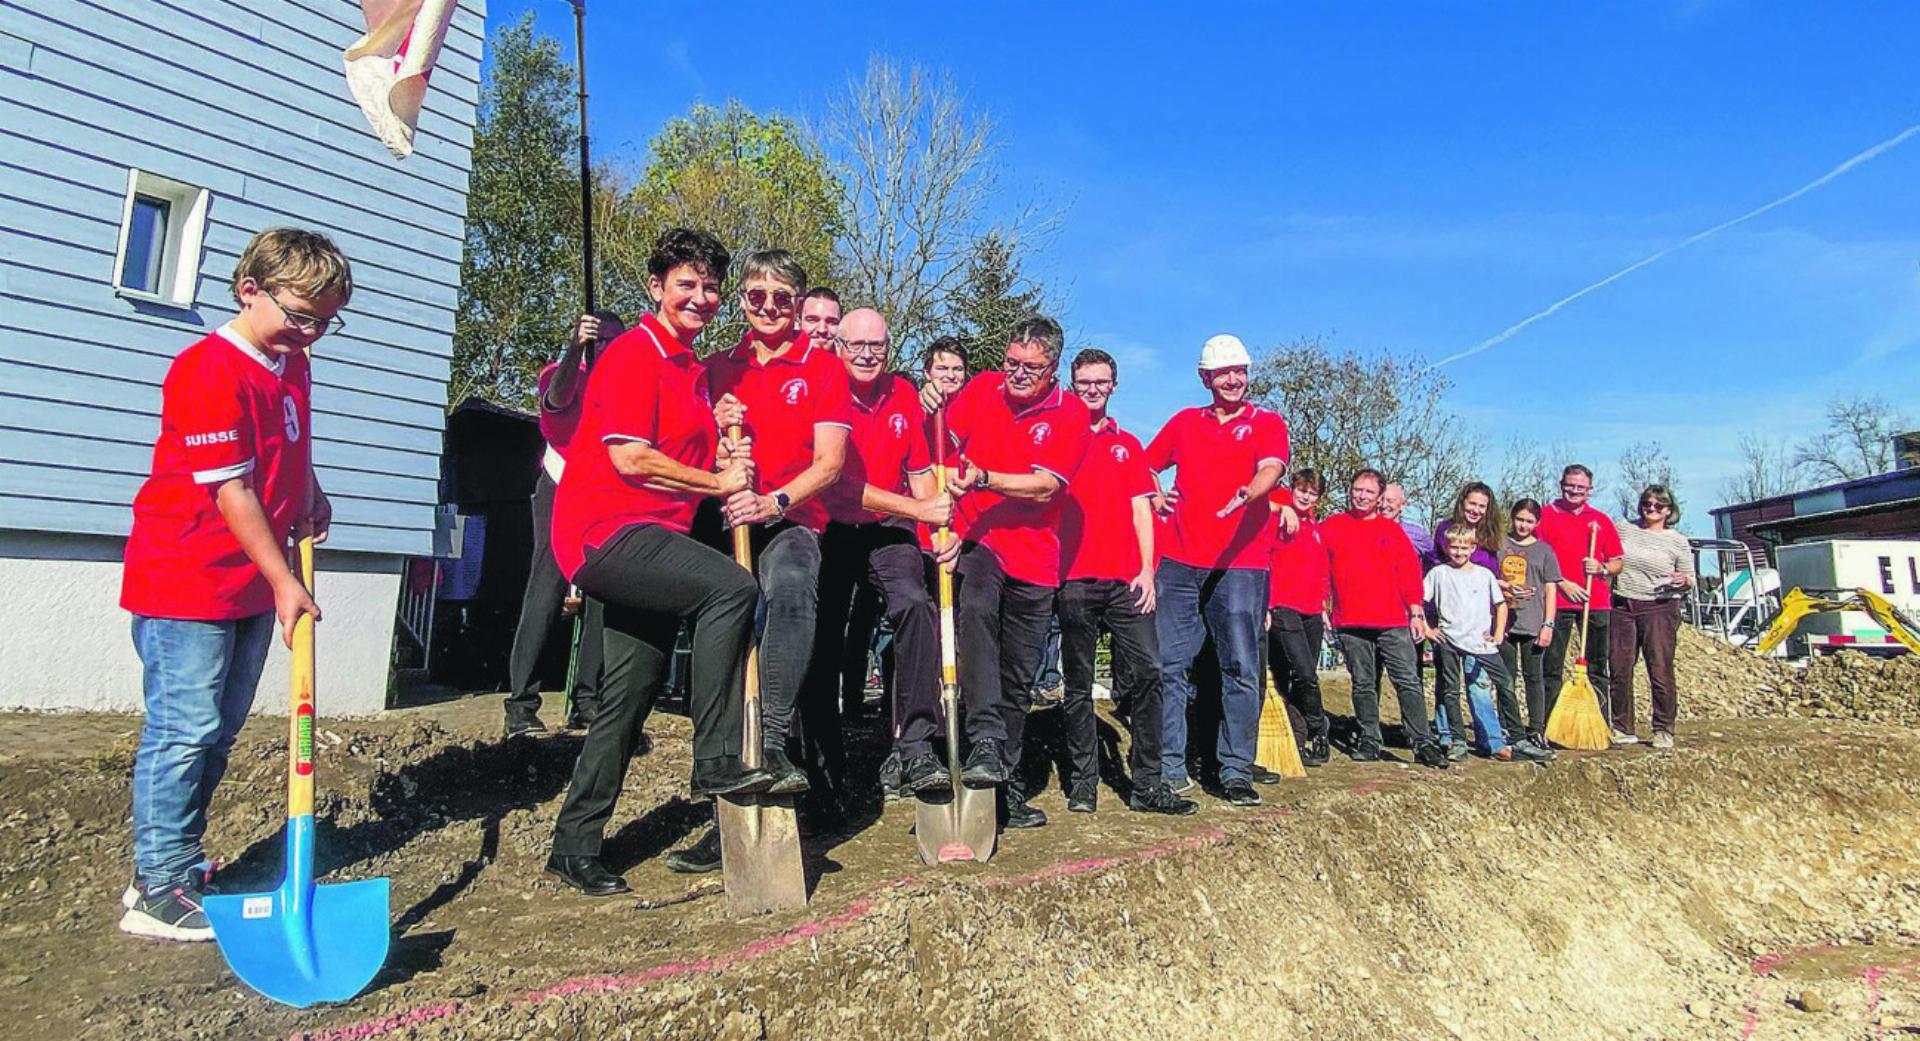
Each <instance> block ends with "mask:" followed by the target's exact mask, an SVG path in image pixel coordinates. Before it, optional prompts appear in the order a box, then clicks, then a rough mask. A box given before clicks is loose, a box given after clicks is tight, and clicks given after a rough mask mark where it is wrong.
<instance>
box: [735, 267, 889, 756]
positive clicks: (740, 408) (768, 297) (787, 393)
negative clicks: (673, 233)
mask: <svg viewBox="0 0 1920 1041" xmlns="http://www.w3.org/2000/svg"><path fill="white" fill-rule="evenodd" d="M741 269H742V270H741V282H740V302H741V307H742V309H743V310H744V311H745V312H746V317H747V331H746V334H745V335H744V336H742V337H741V340H740V344H739V346H737V347H735V348H734V349H733V350H730V351H727V352H725V353H722V354H716V355H714V356H713V357H711V358H709V359H707V391H708V394H709V396H710V397H711V399H712V401H713V403H714V407H713V412H714V419H715V421H716V422H717V423H718V424H719V426H720V429H721V430H723V431H724V430H726V429H728V428H729V427H732V426H734V425H735V424H739V425H741V426H742V427H743V428H744V432H745V433H746V435H747V436H748V437H749V438H751V439H752V444H753V447H752V451H753V462H754V466H755V468H756V470H757V474H756V487H755V488H753V489H749V490H747V491H744V492H740V493H739V494H736V495H734V496H732V497H730V498H729V499H728V500H727V502H726V506H725V507H724V511H723V512H724V514H725V518H724V519H725V521H726V524H727V525H728V526H729V527H731V526H734V525H740V524H749V525H752V526H753V527H752V529H751V530H752V535H753V551H754V567H755V570H756V571H757V572H758V573H759V577H760V591H761V596H762V597H763V598H764V599H765V600H766V623H765V628H764V629H763V630H762V636H761V639H760V696H761V699H762V704H763V706H764V712H765V714H764V717H763V718H764V724H765V730H764V737H765V744H766V760H765V761H766V764H767V768H768V769H769V770H771V771H773V773H774V775H775V777H776V780H775V782H774V786H773V788H772V789H771V791H773V792H774V793H775V794H781V793H794V792H802V791H805V790H806V789H807V787H808V785H809V782H808V778H807V775H806V773H805V772H804V771H802V770H801V769H800V768H799V767H797V766H795V765H794V764H793V761H792V759H790V758H789V757H788V755H787V750H786V746H787V737H788V735H789V733H790V732H791V729H792V721H793V709H794V705H795V703H796V702H797V701H798V700H799V696H800V687H801V685H802V684H803V683H804V682H805V680H806V674H807V663H808V660H809V659H810V658H811V657H812V656H813V633H814V619H815V611H816V609H817V606H818V598H819V590H820V533H821V532H822V531H824V530H825V529H826V526H827V507H826V503H825V502H824V501H823V499H822V498H821V496H822V493H824V492H825V491H826V490H827V489H828V488H829V487H830V486H832V484H833V483H834V482H835V481H836V480H838V479H839V477H840V469H841V467H842V465H843V464H844V462H845V459H846V450H847V436H848V432H849V431H850V430H851V429H852V426H853V412H852V404H851V399H850V392H849V390H848V387H847V370H846V367H845V366H844V365H842V364H841V363H840V359H839V358H837V357H835V356H834V354H833V352H832V351H831V350H830V349H828V348H827V347H826V346H825V345H816V344H815V343H814V342H813V341H812V340H810V339H808V338H807V337H806V335H805V334H803V333H801V332H800V331H799V329H798V327H797V326H796V324H795V323H796V315H797V314H798V307H799V300H800V297H801V295H802V294H803V293H805V292H806V285H807V274H806V271H805V270H803V269H802V268H801V267H800V265H799V263H798V262H797V261H795V260H794V259H793V256H792V254H789V253H787V252H786V251H784V250H769V251H766V252H763V253H755V254H753V255H751V256H749V257H747V259H746V260H745V262H743V263H742V265H741ZM706 535H707V537H708V538H711V539H715V540H717V542H718V543H720V544H727V543H729V540H728V539H727V537H726V536H725V535H723V534H722V533H720V532H718V531H715V530H712V528H711V527H709V529H708V530H707V532H706Z"/></svg>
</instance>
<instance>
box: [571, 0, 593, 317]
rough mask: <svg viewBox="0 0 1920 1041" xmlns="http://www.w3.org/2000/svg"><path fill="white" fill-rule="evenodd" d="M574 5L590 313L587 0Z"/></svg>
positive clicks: (590, 309)
mask: <svg viewBox="0 0 1920 1041" xmlns="http://www.w3.org/2000/svg"><path fill="white" fill-rule="evenodd" d="M571 2H572V4H573V43H574V54H575V56H576V58H577V60H578V62H579V66H580V240H581V246H582V247H583V253H582V255H581V260H582V265H581V269H582V276H583V282H584V285H585V287H586V296H587V308H586V310H587V313H588V314H592V313H593V310H594V307H593V166H592V163H591V162H590V160H589V159H588V154H587V0H571Z"/></svg>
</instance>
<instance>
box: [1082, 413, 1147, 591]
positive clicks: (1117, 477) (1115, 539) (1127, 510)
mask: <svg viewBox="0 0 1920 1041" xmlns="http://www.w3.org/2000/svg"><path fill="white" fill-rule="evenodd" d="M1153 489H1154V485H1153V475H1152V474H1150V473H1148V472H1147V463H1146V452H1145V450H1144V449H1142V448H1141V447H1140V439H1139V438H1137V437H1134V436H1133V435H1132V434H1129V433H1127V432H1126V431H1124V430H1122V429H1120V424H1118V423H1116V422H1114V421H1113V417H1112V416H1108V417H1106V418H1105V419H1103V420H1101V422H1100V426H1098V427H1096V428H1094V430H1093V432H1092V433H1091V434H1090V435H1088V437H1087V447H1086V456H1085V457H1084V458H1083V459H1082V460H1081V461H1080V471H1079V472H1078V473H1076V474H1075V475H1074V479H1073V483H1072V484H1069V485H1067V502H1066V509H1065V510H1063V511H1062V512H1061V514H1060V577H1061V580H1062V581H1071V580H1073V579H1076V578H1096V579H1119V580H1120V581H1122V582H1131V581H1133V579H1134V578H1135V577H1136V576H1138V575H1139V574H1140V538H1139V536H1138V535H1136V534H1135V533H1134V530H1133V504H1134V500H1136V499H1139V498H1140V497H1142V496H1147V495H1152V494H1153Z"/></svg>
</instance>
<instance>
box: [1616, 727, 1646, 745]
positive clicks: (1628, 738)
mask: <svg viewBox="0 0 1920 1041" xmlns="http://www.w3.org/2000/svg"><path fill="white" fill-rule="evenodd" d="M1639 743H1640V739H1639V738H1638V737H1635V736H1634V735H1632V734H1629V733H1627V732H1626V731H1624V730H1616V731H1614V732H1613V746H1614V747H1615V748H1619V747H1620V746H1622V745H1637V744H1639Z"/></svg>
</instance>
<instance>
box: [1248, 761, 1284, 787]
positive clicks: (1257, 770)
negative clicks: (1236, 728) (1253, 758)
mask: <svg viewBox="0 0 1920 1041" xmlns="http://www.w3.org/2000/svg"><path fill="white" fill-rule="evenodd" d="M1247 776H1248V777H1250V778H1252V779H1253V783H1255V784H1279V783H1280V775H1279V774H1277V773H1274V772H1273V771H1272V770H1269V769H1267V768H1266V767H1264V766H1261V765H1259V764H1258V763H1255V764H1254V765H1252V766H1249V767H1247Z"/></svg>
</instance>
